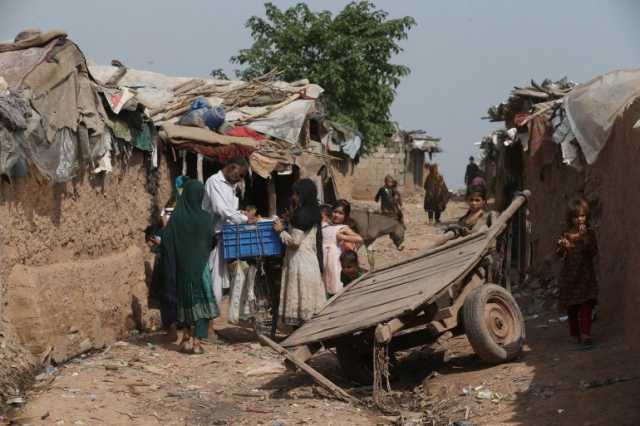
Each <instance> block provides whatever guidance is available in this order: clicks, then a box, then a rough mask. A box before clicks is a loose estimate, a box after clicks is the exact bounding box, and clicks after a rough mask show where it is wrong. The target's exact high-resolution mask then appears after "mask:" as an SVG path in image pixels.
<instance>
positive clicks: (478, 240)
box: [282, 191, 530, 347]
mask: <svg viewBox="0 0 640 426" xmlns="http://www.w3.org/2000/svg"><path fill="white" fill-rule="evenodd" d="M529 195H530V193H529V192H528V191H525V192H524V193H523V194H521V195H518V196H517V197H516V198H515V199H514V201H513V202H512V203H511V205H510V206H509V208H508V209H507V210H505V211H504V212H503V213H502V214H501V215H500V217H499V218H498V220H497V221H496V223H494V224H493V226H492V227H491V228H489V229H488V230H485V231H483V232H479V233H477V234H474V235H471V236H468V237H465V238H460V239H457V240H453V241H450V242H448V243H446V244H444V245H442V246H440V247H436V248H432V249H429V250H428V251H426V252H425V253H423V254H421V255H419V256H416V257H414V258H411V259H407V260H404V261H401V262H398V263H396V264H393V265H390V266H388V267H386V268H383V269H380V270H377V271H375V272H372V273H370V274H367V275H365V276H364V277H362V278H360V279H359V280H357V281H355V282H353V283H352V284H351V285H349V286H347V287H346V288H345V289H344V290H343V291H342V292H341V293H339V294H338V295H336V296H334V297H333V298H332V299H331V300H329V302H328V303H327V305H326V306H325V307H324V308H323V309H322V310H321V311H320V312H319V313H318V314H317V315H316V316H314V317H313V318H311V319H310V320H309V321H307V322H306V323H305V324H304V325H303V326H302V327H300V328H299V329H298V330H296V331H295V332H294V333H293V334H291V336H289V337H288V338H287V339H286V340H285V341H284V342H282V346H284V347H293V346H299V345H303V344H307V343H311V342H318V341H323V340H328V339H334V338H337V337H340V336H343V335H346V334H350V333H353V332H356V331H359V330H364V329H367V328H369V327H372V326H375V325H377V324H380V323H382V322H386V321H389V320H392V319H394V318H397V317H399V316H402V315H405V314H408V313H410V312H414V311H416V310H417V309H418V308H420V307H421V306H425V305H426V304H428V303H430V302H432V301H433V300H435V299H436V298H437V297H438V296H440V295H441V294H443V293H444V292H445V291H446V290H447V288H449V286H451V285H453V284H454V283H456V282H460V281H461V280H463V279H465V277H467V276H468V275H469V274H470V273H471V272H472V271H473V270H474V269H475V268H476V267H477V266H478V264H479V263H480V261H481V260H482V258H483V257H484V256H485V255H486V254H487V253H488V251H489V250H490V249H491V248H492V247H493V244H494V241H495V239H496V238H497V237H498V236H499V235H500V234H501V233H502V232H503V231H504V229H505V227H506V224H507V222H508V220H509V219H510V218H511V216H512V215H513V214H514V213H515V212H516V211H517V210H518V209H519V208H520V207H521V206H522V205H523V204H524V203H525V202H526V198H527V197H528V196H529Z"/></svg>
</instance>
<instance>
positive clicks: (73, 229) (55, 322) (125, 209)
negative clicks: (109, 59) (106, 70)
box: [0, 30, 170, 399]
mask: <svg viewBox="0 0 640 426" xmlns="http://www.w3.org/2000/svg"><path fill="white" fill-rule="evenodd" d="M106 89H108V88H105V87H103V86H101V85H100V84H98V83H97V82H96V81H95V80H94V79H93V78H92V77H91V75H90V73H89V70H88V66H87V63H86V60H85V57H84V55H83V53H82V51H81V50H80V48H79V47H78V46H77V45H76V44H75V43H73V42H72V41H71V40H69V39H68V38H67V35H66V33H64V32H62V31H52V32H47V33H42V32H40V31H37V30H33V31H25V32H22V33H20V34H19V35H18V36H17V37H16V38H15V40H14V41H13V42H10V43H4V44H0V174H1V175H2V178H1V179H2V180H1V182H0V306H2V308H1V310H0V312H1V319H0V341H1V343H2V344H1V345H0V358H1V359H3V360H5V361H7V360H8V361H11V362H8V361H7V362H2V363H0V364H1V365H0V397H7V396H10V395H12V394H13V393H14V392H15V389H16V386H15V385H16V384H17V383H19V382H20V380H22V379H23V378H25V377H28V376H29V373H30V372H31V368H32V367H33V366H35V365H38V364H42V363H48V362H53V363H60V362H62V361H64V360H66V359H68V358H70V357H72V356H75V355H77V354H79V353H82V352H85V351H87V350H90V349H92V348H99V347H103V346H104V345H106V344H108V343H111V342H112V341H113V340H115V339H116V338H119V337H121V336H123V335H126V334H127V333H128V331H129V330H131V329H133V328H151V327H152V326H153V324H154V319H153V318H154V315H152V314H151V312H150V311H149V309H148V308H147V305H148V304H147V301H146V300H147V287H146V281H145V261H148V260H149V259H148V258H147V256H148V255H147V254H146V251H145V250H144V248H143V247H144V234H143V230H144V229H145V227H146V226H147V224H148V222H149V217H150V216H151V214H152V213H153V210H154V208H157V204H158V203H157V200H158V199H162V198H165V197H167V196H168V194H169V190H170V181H169V179H168V173H167V169H166V163H164V161H163V159H162V158H161V157H159V156H158V155H157V151H156V150H154V146H155V144H154V140H155V135H156V132H155V128H154V126H153V124H152V123H151V121H150V120H148V118H147V117H146V115H145V114H144V111H143V109H141V108H140V105H138V104H136V103H135V102H131V103H129V104H128V105H127V107H126V108H122V109H121V110H118V111H116V110H113V109H112V108H111V107H110V103H109V100H108V99H107V98H106V96H105V95H106V93H107V92H106ZM125 134H126V135H127V136H126V137H123V135H125ZM0 399H2V398H0Z"/></svg>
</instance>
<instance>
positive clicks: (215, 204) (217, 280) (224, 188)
mask: <svg viewBox="0 0 640 426" xmlns="http://www.w3.org/2000/svg"><path fill="white" fill-rule="evenodd" d="M248 170H249V164H248V163H247V161H246V160H245V159H244V158H241V157H237V158H232V159H231V160H229V161H228V162H227V164H226V165H225V166H224V168H223V169H222V170H220V171H219V172H218V173H216V174H214V175H212V176H211V177H210V178H209V179H207V182H206V183H205V195H204V198H203V199H202V209H203V210H206V211H208V212H209V213H211V215H212V216H213V228H214V232H215V233H216V237H217V244H216V247H215V248H214V249H213V251H212V252H211V255H210V256H209V268H210V269H211V281H212V283H213V294H214V296H215V298H216V302H217V303H218V306H222V289H223V288H229V273H228V271H227V263H226V262H225V260H224V251H223V247H222V225H224V224H225V223H236V224H238V223H246V222H247V221H248V217H247V216H246V215H245V214H243V213H242V212H241V211H240V210H238V205H239V200H238V197H237V196H236V189H237V186H238V183H239V182H241V181H242V180H243V179H244V177H245V175H246V174H247V172H248Z"/></svg>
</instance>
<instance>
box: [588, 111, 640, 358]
mask: <svg viewBox="0 0 640 426" xmlns="http://www.w3.org/2000/svg"><path fill="white" fill-rule="evenodd" d="M638 119H640V101H636V102H635V103H634V104H633V105H632V106H631V107H630V108H629V109H628V110H627V111H626V112H625V114H624V115H623V117H622V119H620V120H618V121H617V122H616V124H615V126H614V130H613V134H612V137H611V139H610V140H609V142H608V143H607V145H606V147H605V148H604V150H603V151H602V153H601V154H600V157H599V158H598V160H597V162H596V163H595V164H594V166H593V168H592V169H593V176H592V177H591V179H590V182H588V186H591V187H594V188H598V195H599V201H600V208H601V212H600V215H599V223H598V244H599V249H600V256H599V258H600V260H599V265H598V266H599V278H600V292H601V297H600V309H601V312H602V314H603V315H602V316H603V319H604V320H605V321H606V323H608V324H610V325H611V326H613V327H615V329H616V330H618V329H619V330H622V331H623V332H624V336H625V341H626V342H627V343H628V344H630V345H631V346H632V347H633V348H634V349H640V328H639V327H638V323H640V282H639V281H638V277H640V234H638V232H637V229H638V220H639V218H640V167H639V166H638V165H639V164H640V129H633V125H634V124H635V123H636V121H637V120H638Z"/></svg>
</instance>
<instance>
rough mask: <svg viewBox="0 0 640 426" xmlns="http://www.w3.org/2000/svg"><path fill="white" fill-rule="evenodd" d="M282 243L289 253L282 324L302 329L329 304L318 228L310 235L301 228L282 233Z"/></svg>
mask: <svg viewBox="0 0 640 426" xmlns="http://www.w3.org/2000/svg"><path fill="white" fill-rule="evenodd" d="M280 239H281V240H282V242H283V243H284V244H285V245H286V246H287V251H286V254H285V257H284V263H283V268H282V281H281V286H280V308H279V312H278V316H279V321H280V322H281V323H283V324H285V325H289V326H300V325H302V323H303V322H304V321H306V320H308V319H310V318H311V317H312V316H313V315H315V314H316V313H318V312H319V311H320V309H321V308H322V307H323V306H324V304H325V302H326V296H325V291H324V283H323V282H322V275H321V274H320V265H319V264H318V257H317V254H316V227H313V228H311V229H310V230H309V231H307V232H304V231H302V230H301V229H298V228H292V229H291V232H287V231H282V232H281V233H280Z"/></svg>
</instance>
